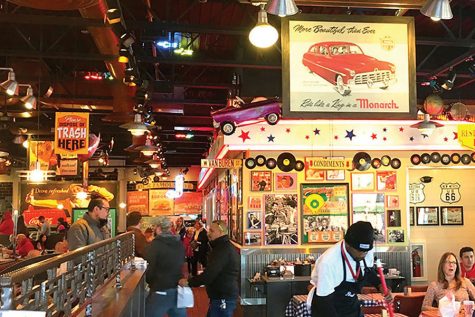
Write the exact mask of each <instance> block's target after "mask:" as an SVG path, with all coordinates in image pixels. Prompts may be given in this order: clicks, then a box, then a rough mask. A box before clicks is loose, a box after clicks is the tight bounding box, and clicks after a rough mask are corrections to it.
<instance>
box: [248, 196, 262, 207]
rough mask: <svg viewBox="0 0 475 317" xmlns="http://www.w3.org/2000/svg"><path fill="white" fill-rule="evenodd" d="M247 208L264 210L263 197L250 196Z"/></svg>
mask: <svg viewBox="0 0 475 317" xmlns="http://www.w3.org/2000/svg"><path fill="white" fill-rule="evenodd" d="M247 208H248V209H254V210H256V209H257V210H262V196H249V201H248V204H247Z"/></svg>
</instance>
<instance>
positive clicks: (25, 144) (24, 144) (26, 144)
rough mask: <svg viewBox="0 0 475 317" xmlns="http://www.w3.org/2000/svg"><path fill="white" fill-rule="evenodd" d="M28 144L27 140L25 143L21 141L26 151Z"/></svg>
mask: <svg viewBox="0 0 475 317" xmlns="http://www.w3.org/2000/svg"><path fill="white" fill-rule="evenodd" d="M29 144H30V142H29V141H28V140H25V141H23V143H22V144H21V145H22V146H23V147H24V148H25V149H27V148H28V146H29Z"/></svg>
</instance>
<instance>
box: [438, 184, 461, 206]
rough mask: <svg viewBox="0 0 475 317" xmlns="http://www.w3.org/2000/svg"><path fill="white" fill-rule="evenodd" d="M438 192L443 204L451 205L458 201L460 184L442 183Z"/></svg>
mask: <svg viewBox="0 0 475 317" xmlns="http://www.w3.org/2000/svg"><path fill="white" fill-rule="evenodd" d="M440 188H441V189H442V190H441V192H440V200H442V201H443V202H444V203H449V204H453V203H456V202H458V201H459V200H460V191H459V189H460V184H459V183H442V184H440Z"/></svg>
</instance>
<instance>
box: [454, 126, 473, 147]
mask: <svg viewBox="0 0 475 317" xmlns="http://www.w3.org/2000/svg"><path fill="white" fill-rule="evenodd" d="M457 130H458V140H459V143H460V145H462V146H464V147H467V148H469V149H471V150H475V124H459V125H458V126H457Z"/></svg>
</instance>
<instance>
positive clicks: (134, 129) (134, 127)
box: [120, 113, 148, 136]
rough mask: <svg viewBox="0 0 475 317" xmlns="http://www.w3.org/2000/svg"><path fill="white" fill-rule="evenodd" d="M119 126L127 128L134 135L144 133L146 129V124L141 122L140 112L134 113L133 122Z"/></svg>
mask: <svg viewBox="0 0 475 317" xmlns="http://www.w3.org/2000/svg"><path fill="white" fill-rule="evenodd" d="M120 127H121V128H123V129H127V131H129V132H130V133H132V135H134V136H140V135H144V134H145V132H147V131H148V126H147V125H146V124H145V123H143V122H142V115H141V114H140V113H136V114H135V116H134V122H129V123H125V124H122V125H121V126H120Z"/></svg>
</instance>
